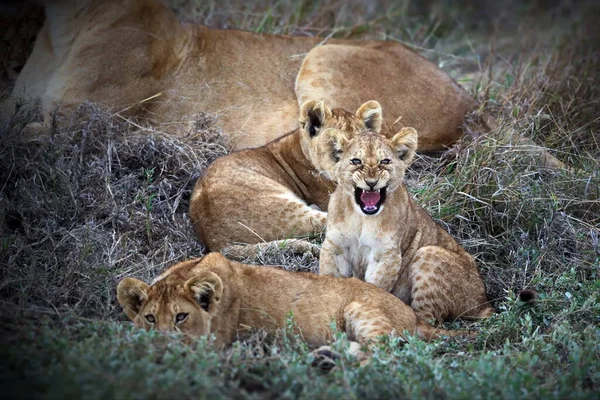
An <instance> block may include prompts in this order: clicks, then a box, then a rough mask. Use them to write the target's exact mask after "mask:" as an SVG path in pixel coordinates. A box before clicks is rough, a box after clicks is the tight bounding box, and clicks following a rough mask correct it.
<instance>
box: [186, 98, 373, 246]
mask: <svg viewBox="0 0 600 400" xmlns="http://www.w3.org/2000/svg"><path fill="white" fill-rule="evenodd" d="M299 121H300V125H301V126H302V127H301V128H299V129H297V130H295V131H293V132H291V133H289V134H288V135H286V136H284V137H282V138H280V139H278V140H275V141H273V142H271V143H269V144H267V145H265V146H262V147H259V148H256V149H249V150H242V151H239V152H236V153H232V154H229V155H227V156H225V157H221V158H219V159H218V160H216V161H215V162H214V163H213V164H211V165H210V166H209V167H208V168H207V169H206V171H205V173H204V175H203V176H202V177H201V178H200V179H199V180H198V182H197V183H196V185H195V187H194V191H193V193H192V198H191V201H190V218H191V220H192V224H193V226H194V231H195V232H196V234H197V236H198V238H199V239H200V241H201V242H202V243H203V244H205V245H206V246H207V247H208V248H210V249H211V250H213V251H219V250H222V249H223V248H225V247H226V246H229V245H232V244H235V243H263V242H270V241H273V240H276V239H286V238H293V237H305V236H308V235H314V234H320V233H321V232H322V231H323V229H324V228H325V223H326V218H327V213H326V212H325V211H326V210H327V203H328V201H329V195H330V194H331V193H332V192H333V190H335V185H334V184H333V183H332V182H331V181H330V180H329V179H328V171H329V170H330V169H331V167H332V166H333V165H334V164H335V158H334V154H333V152H334V149H333V148H332V147H331V143H328V142H327V140H325V141H324V139H323V138H324V137H325V135H324V133H326V132H328V131H331V130H333V131H339V132H343V133H344V135H346V136H347V137H353V136H355V135H356V134H358V133H359V132H362V131H365V130H367V129H374V130H378V129H380V128H381V106H380V105H379V103H377V102H376V101H368V102H366V103H365V104H363V105H362V106H361V107H360V108H359V109H358V110H357V111H356V113H355V114H352V113H350V112H347V111H345V110H342V109H333V110H331V109H330V108H329V107H328V106H327V105H326V104H325V103H324V102H322V101H321V102H317V101H307V102H305V103H304V104H303V105H302V107H301V110H300V116H299ZM288 244H291V245H292V246H297V247H298V249H299V250H301V246H304V247H306V246H307V245H308V244H307V243H306V242H298V241H292V242H290V243H288ZM247 250H248V249H244V248H243V247H238V246H236V247H235V248H230V249H228V252H227V253H228V254H229V255H231V256H233V257H235V258H239V257H240V256H241V255H243V254H245V253H248V251H247ZM251 253H252V251H251Z"/></svg>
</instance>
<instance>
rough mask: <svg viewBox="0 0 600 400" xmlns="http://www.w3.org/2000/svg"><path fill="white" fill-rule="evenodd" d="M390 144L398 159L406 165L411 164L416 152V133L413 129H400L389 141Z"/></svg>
mask: <svg viewBox="0 0 600 400" xmlns="http://www.w3.org/2000/svg"><path fill="white" fill-rule="evenodd" d="M391 144H392V148H393V149H394V150H395V151H396V152H397V153H398V157H399V158H400V159H401V160H402V161H404V163H405V164H407V165H408V164H410V163H411V162H412V160H413V158H414V157H415V151H416V150H417V131H416V130H415V129H414V128H409V127H405V128H402V129H401V130H400V132H398V133H396V134H395V135H394V137H393V138H392V139H391Z"/></svg>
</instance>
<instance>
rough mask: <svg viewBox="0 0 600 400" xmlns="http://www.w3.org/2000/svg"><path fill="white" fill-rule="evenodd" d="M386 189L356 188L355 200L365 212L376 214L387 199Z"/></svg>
mask: <svg viewBox="0 0 600 400" xmlns="http://www.w3.org/2000/svg"><path fill="white" fill-rule="evenodd" d="M385 189H386V188H381V189H379V190H363V189H361V188H356V189H354V200H355V201H356V204H358V206H359V207H360V209H361V210H362V212H364V213H365V214H368V215H372V214H376V213H377V212H378V211H379V209H380V208H381V205H382V204H383V202H384V201H385Z"/></svg>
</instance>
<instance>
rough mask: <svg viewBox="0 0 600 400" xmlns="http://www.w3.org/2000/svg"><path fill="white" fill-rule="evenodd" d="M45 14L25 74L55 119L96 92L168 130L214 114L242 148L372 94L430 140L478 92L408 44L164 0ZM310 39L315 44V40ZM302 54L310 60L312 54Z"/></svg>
mask: <svg viewBox="0 0 600 400" xmlns="http://www.w3.org/2000/svg"><path fill="white" fill-rule="evenodd" d="M45 3H46V4H45V8H46V17H47V18H46V22H45V24H44V26H43V28H42V30H41V32H40V33H39V35H38V38H37V41H36V44H35V47H34V50H33V53H32V54H31V56H30V58H29V60H28V61H27V63H26V64H25V66H24V68H23V70H22V71H21V74H20V75H19V77H18V79H17V82H16V83H15V88H14V91H13V94H12V96H11V99H9V101H8V102H7V103H5V104H3V107H2V108H3V112H4V113H7V114H9V113H10V112H11V111H12V110H13V103H14V102H15V101H16V100H17V99H18V98H22V97H23V98H26V99H31V100H32V101H34V102H35V101H40V102H41V106H42V109H43V111H44V114H45V123H46V124H49V123H50V122H49V116H50V113H52V112H54V111H55V110H56V109H57V108H58V107H60V108H59V112H61V113H63V114H66V113H68V112H69V111H71V110H72V109H73V108H74V107H75V106H77V105H78V104H79V103H81V102H83V101H86V100H90V101H93V102H97V103H100V104H102V105H104V106H107V107H109V108H110V109H111V110H113V111H114V112H115V113H118V114H119V115H121V116H123V117H136V118H141V119H147V120H149V121H150V122H152V123H154V124H155V125H158V126H159V127H160V128H161V129H164V130H166V131H169V132H181V131H185V130H186V129H189V128H190V127H191V126H192V125H193V120H194V116H195V115H196V114H197V113H198V112H209V113H216V114H218V115H219V123H220V124H221V125H222V127H223V130H224V132H225V133H226V134H228V135H229V136H230V137H231V139H232V141H233V142H232V143H233V144H234V148H236V149H241V148H248V147H256V146H260V145H263V144H265V143H267V142H269V141H271V140H273V139H275V138H277V137H279V136H281V135H282V134H284V133H285V132H289V131H291V130H293V129H294V128H296V117H297V115H298V105H299V104H301V103H302V102H303V101H304V100H305V99H307V98H317V99H320V98H323V99H324V100H326V101H327V102H329V103H330V104H333V105H334V106H336V107H342V108H345V109H354V108H355V107H357V106H358V105H359V104H361V103H362V102H364V101H366V100H369V99H371V98H377V99H381V101H382V102H383V103H384V104H385V105H386V107H387V110H388V113H387V115H388V116H389V120H388V121H387V122H388V123H390V124H391V123H393V122H394V121H395V120H396V118H398V117H402V124H404V123H405V121H407V123H410V124H412V125H413V126H416V127H417V128H418V129H419V130H420V132H421V135H422V136H423V138H422V141H421V142H422V143H424V144H425V145H424V146H423V147H422V150H437V149H441V148H444V146H446V145H449V144H451V143H452V142H453V141H455V140H456V139H457V138H458V137H459V135H460V130H459V126H460V124H461V121H462V118H463V116H464V114H465V113H466V112H468V111H469V110H471V109H472V108H473V105H474V103H473V100H472V98H471V97H470V96H469V95H468V94H467V93H466V92H465V91H464V90H463V89H462V88H461V87H460V86H458V85H457V84H456V83H455V82H454V81H453V80H452V79H451V78H450V77H448V76H447V75H446V74H445V73H444V72H443V71H441V70H440V69H438V68H437V67H436V66H435V65H433V64H432V63H431V62H429V61H427V60H426V59H424V58H423V57H421V56H419V55H418V54H416V53H414V52H413V51H411V50H409V49H407V48H406V47H404V46H403V45H401V44H398V43H393V42H381V41H342V40H328V41H327V44H325V45H323V46H319V47H315V46H317V45H318V44H320V42H321V39H319V38H311V37H290V36H277V35H258V34H254V33H249V32H242V31H236V30H219V29H210V28H207V27H203V26H198V25H191V24H183V23H181V22H179V21H178V20H177V19H176V17H175V15H174V14H173V12H172V11H171V10H169V9H168V8H166V7H165V6H164V5H162V3H160V2H159V1H158V0H87V1H83V0H79V1H71V0H52V1H50V0H47V1H45ZM311 49H312V50H311ZM303 60H304V61H303Z"/></svg>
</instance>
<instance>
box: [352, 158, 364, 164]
mask: <svg viewBox="0 0 600 400" xmlns="http://www.w3.org/2000/svg"><path fill="white" fill-rule="evenodd" d="M350 162H351V163H352V164H353V165H360V164H362V161H360V159H358V158H353V159H352V160H350Z"/></svg>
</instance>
